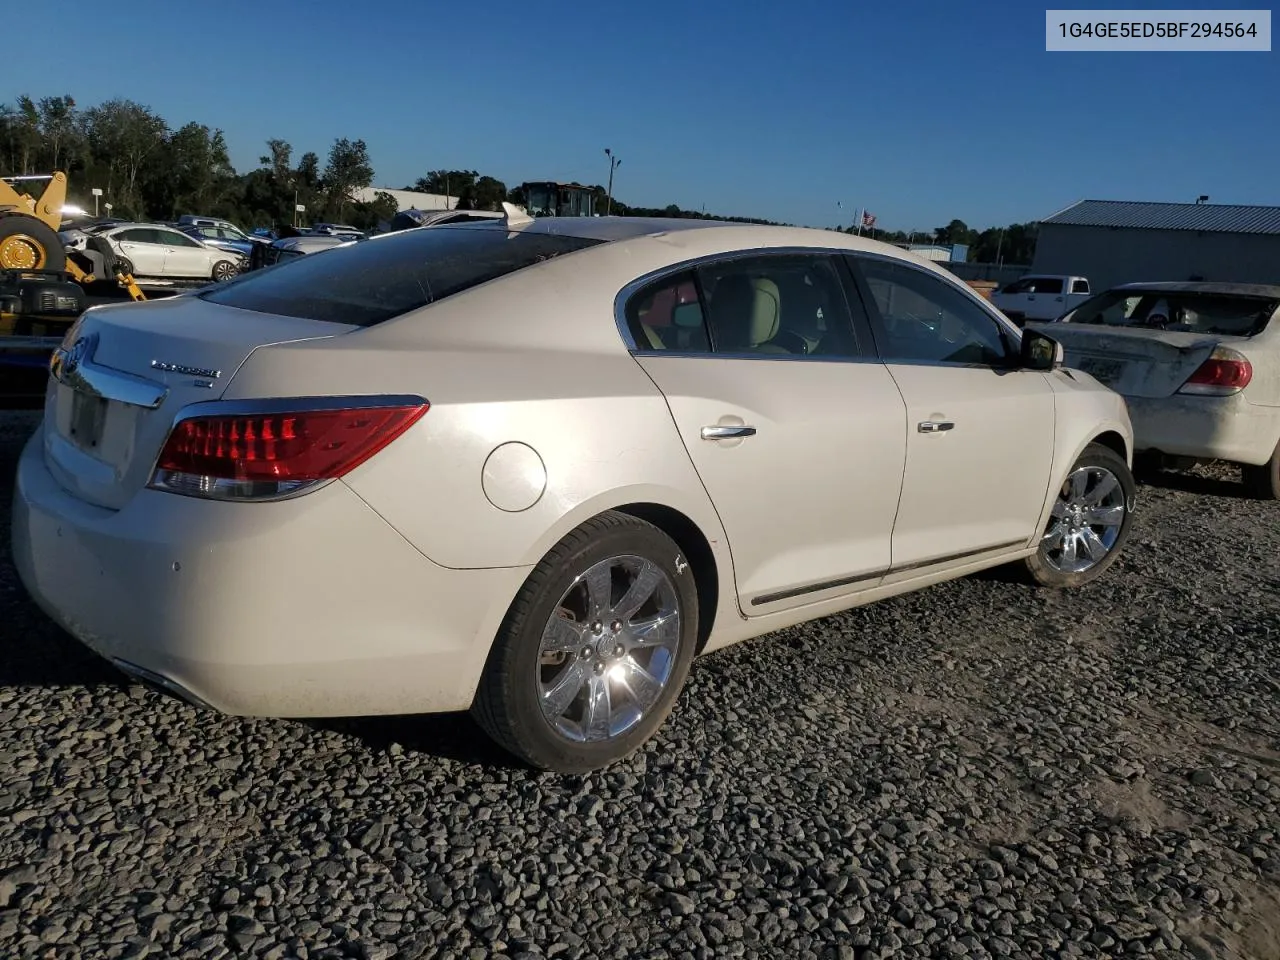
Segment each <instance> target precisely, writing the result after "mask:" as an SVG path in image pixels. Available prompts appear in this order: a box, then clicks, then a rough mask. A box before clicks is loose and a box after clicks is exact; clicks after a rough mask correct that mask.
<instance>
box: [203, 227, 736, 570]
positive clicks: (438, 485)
mask: <svg viewBox="0 0 1280 960" xmlns="http://www.w3.org/2000/svg"><path fill="white" fill-rule="evenodd" d="M587 254H588V255H589V256H588V257H587V258H580V257H579V256H578V255H570V256H566V257H563V258H560V259H558V260H556V261H550V262H548V263H545V264H540V265H538V266H537V267H535V268H533V269H530V270H527V271H524V272H523V273H522V274H517V275H515V276H514V277H512V278H504V279H500V280H498V281H495V282H492V283H489V284H486V285H484V286H481V287H477V288H475V289H473V290H470V291H467V292H465V293H462V294H459V295H457V296H455V297H452V298H449V299H447V300H444V301H441V302H440V303H437V304H435V305H432V306H430V307H428V308H425V309H423V310H421V311H418V312H417V313H416V314H410V315H406V316H404V317H402V318H398V319H396V320H393V321H390V322H387V323H385V324H382V325H379V326H376V327H372V328H369V329H366V330H362V331H360V332H358V333H355V334H352V335H350V336H344V337H337V338H334V339H332V340H327V341H324V342H323V343H312V344H307V343H297V344H282V345H277V346H274V347H270V348H263V349H260V350H258V351H257V352H256V353H254V354H253V356H252V357H250V358H249V360H247V361H246V362H245V364H244V366H243V367H242V368H241V370H240V371H239V372H238V373H237V375H236V377H235V379H234V380H233V382H232V383H231V384H230V385H229V387H228V390H227V393H226V394H225V396H226V398H227V399H238V398H253V397H260V396H309V395H316V394H320V395H331V394H375V393H386V394H391V393H414V394H420V395H422V396H425V397H426V398H427V399H428V401H429V402H430V403H431V409H430V411H429V412H428V413H427V415H426V416H425V417H424V418H423V419H422V420H421V421H419V423H418V424H416V425H415V426H414V427H413V428H412V429H411V430H410V431H409V432H408V433H406V434H405V435H404V436H402V437H400V438H399V439H398V440H397V441H396V442H395V443H393V444H392V445H391V446H389V447H388V448H386V449H385V450H383V451H382V452H381V453H379V454H378V455H377V456H376V457H375V458H373V459H372V460H370V461H369V462H368V463H366V464H364V465H362V466H361V467H359V468H358V469H356V470H355V471H353V472H352V473H351V474H349V475H348V476H347V477H346V478H345V482H346V483H347V484H348V485H349V486H350V487H351V488H352V489H353V490H354V491H355V492H356V493H358V494H359V495H360V496H361V497H362V498H363V499H364V500H365V501H366V502H368V503H369V504H370V505H371V506H372V507H373V508H374V509H375V510H376V511H377V512H378V513H379V514H381V515H382V516H383V517H384V518H385V519H386V520H387V521H388V522H389V523H390V524H391V525H392V526H393V527H395V528H396V530H398V531H399V532H400V534H401V535H402V536H404V537H405V538H406V539H407V540H408V541H409V542H410V543H412V544H413V545H414V546H415V547H417V548H418V549H419V550H421V551H422V553H424V554H425V555H426V556H427V557H429V558H430V559H431V560H432V561H434V562H435V563H438V564H440V565H442V566H445V567H452V568H481V567H507V566H521V565H532V564H535V563H537V562H538V561H539V560H540V559H541V558H542V556H544V555H545V554H546V552H547V551H548V550H549V549H550V548H551V547H552V546H554V544H555V543H556V542H557V541H558V540H559V539H560V538H561V537H563V536H564V535H565V534H566V533H568V532H569V531H570V530H572V529H573V528H574V527H576V526H577V525H578V524H580V523H581V522H583V521H584V520H586V519H588V518H589V517H592V516H594V515H596V514H599V513H601V512H603V511H605V510H608V509H610V508H613V507H617V506H621V505H627V504H633V503H656V504H660V505H663V506H666V507H670V508H672V509H674V510H677V511H679V512H680V513H682V514H684V515H685V516H686V517H688V518H689V519H690V520H692V521H693V522H694V523H695V524H696V525H697V526H698V528H699V529H700V530H701V531H702V532H703V534H704V536H705V537H706V539H707V540H708V542H709V543H710V545H711V548H712V551H713V553H714V555H715V557H716V562H717V566H718V568H719V570H720V582H721V584H722V585H723V584H729V585H731V584H732V576H731V573H730V571H731V569H732V568H731V565H730V559H729V555H728V550H727V547H726V545H725V542H724V539H725V538H724V535H723V532H722V530H721V527H720V523H719V520H718V518H717V515H716V513H715V510H714V508H713V507H712V505H711V502H710V500H709V498H708V497H707V495H706V492H705V491H704V490H703V488H702V485H701V482H700V480H699V478H698V475H697V473H696V471H695V470H694V468H693V465H692V464H691V462H690V460H689V457H688V455H687V453H686V451H685V449H684V447H683V445H682V443H681V441H680V437H679V435H678V433H677V431H676V428H675V425H674V423H673V422H672V419H671V415H670V411H669V410H668V408H667V404H666V401H665V399H664V398H663V396H662V394H661V393H660V392H659V391H658V389H657V388H656V387H655V386H654V384H653V382H652V381H651V380H650V379H649V378H648V376H647V375H646V374H645V373H644V371H643V370H642V369H641V368H640V366H639V365H638V364H637V363H636V362H635V360H634V359H633V358H632V357H631V355H630V354H629V353H628V352H627V350H626V347H625V345H624V344H623V342H622V339H621V337H620V335H619V334H618V331H617V328H616V326H615V323H614V320H613V300H614V296H615V294H616V292H617V290H618V289H619V288H620V287H621V286H622V285H623V284H625V283H626V282H627V281H628V280H631V279H633V278H634V277H635V276H636V275H637V274H639V273H642V272H644V271H645V270H646V269H651V267H647V266H646V263H648V262H651V263H652V266H653V267H656V266H659V265H661V263H663V262H665V258H666V255H664V254H662V253H661V252H660V251H659V252H657V253H651V254H650V256H649V257H647V258H646V257H640V256H635V255H628V254H626V253H625V252H621V253H618V252H614V251H609V250H605V249H603V248H598V249H592V250H589V251H587ZM575 260H577V261H578V263H576V264H575V263H574V262H573V261H575ZM509 280H511V281H514V282H509ZM593 315H594V316H597V317H598V321H597V322H594V323H593V322H584V320H589V318H590V317H591V316H593ZM508 442H519V443H523V444H526V445H528V446H530V447H532V448H533V449H534V450H536V451H537V453H538V455H539V457H540V458H541V461H542V463H543V465H544V466H545V474H546V480H545V489H544V491H543V493H542V495H541V497H540V498H539V499H538V500H537V502H536V503H535V504H534V505H533V506H532V507H530V508H528V509H525V510H522V511H519V512H509V511H506V510H501V509H498V508H497V507H495V506H494V505H493V504H492V503H491V502H490V500H489V499H488V497H487V496H486V494H485V490H484V487H483V485H482V474H483V471H484V469H485V463H486V460H487V459H488V457H489V455H490V454H491V453H492V452H493V451H494V449H495V448H496V447H498V446H499V445H501V444H504V443H508Z"/></svg>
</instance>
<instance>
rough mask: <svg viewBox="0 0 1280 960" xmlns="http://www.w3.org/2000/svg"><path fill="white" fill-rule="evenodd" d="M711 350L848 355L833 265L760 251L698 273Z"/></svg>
mask: <svg viewBox="0 0 1280 960" xmlns="http://www.w3.org/2000/svg"><path fill="white" fill-rule="evenodd" d="M698 280H699V282H700V284H701V286H702V293H703V296H704V297H705V298H706V300H707V311H706V312H707V324H708V326H709V327H710V328H711V342H712V346H713V347H714V349H715V351H716V353H748V354H750V353H760V354H773V355H778V354H783V355H785V354H791V355H793V356H821V357H854V356H857V355H858V345H857V341H856V339H855V337H854V331H853V321H852V319H851V317H850V315H849V305H848V302H847V301H846V299H845V295H844V289H843V287H842V285H841V283H840V277H839V274H838V273H837V272H836V262H835V260H834V258H833V257H831V256H828V255H826V254H767V255H762V256H758V257H747V258H740V259H732V260H726V261H723V262H721V263H713V264H710V265H708V266H704V267H701V268H699V270H698Z"/></svg>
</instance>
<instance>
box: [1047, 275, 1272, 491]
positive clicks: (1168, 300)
mask: <svg viewBox="0 0 1280 960" xmlns="http://www.w3.org/2000/svg"><path fill="white" fill-rule="evenodd" d="M1278 316H1280V285H1276V284H1250V283H1211V282H1205V281H1198V282H1186V283H1177V282H1175V283H1129V284H1124V285H1123V286H1119V287H1116V288H1114V289H1112V290H1108V291H1107V292H1106V293H1103V294H1101V295H1099V296H1097V297H1094V298H1093V299H1092V300H1089V301H1088V302H1086V303H1083V304H1081V305H1080V306H1079V307H1077V308H1076V309H1075V310H1073V311H1071V312H1070V313H1068V314H1066V315H1065V316H1063V317H1062V318H1061V320H1060V321H1059V322H1058V323H1054V324H1051V325H1048V326H1039V327H1038V329H1039V330H1041V331H1042V332H1046V333H1049V334H1051V335H1052V336H1054V337H1055V338H1056V339H1058V340H1060V341H1061V342H1062V344H1063V346H1064V348H1065V350H1066V359H1067V362H1068V363H1069V364H1070V365H1071V366H1078V367H1080V368H1081V369H1083V370H1087V371H1088V372H1089V373H1091V374H1093V375H1094V376H1096V377H1097V378H1098V379H1099V380H1101V381H1103V382H1104V383H1107V384H1108V385H1110V386H1111V387H1112V388H1113V389H1115V390H1117V391H1119V392H1120V393H1121V394H1122V395H1124V397H1125V398H1126V399H1127V401H1128V406H1129V413H1130V416H1131V417H1132V419H1133V428H1134V447H1135V450H1136V451H1137V452H1138V453H1139V454H1141V455H1142V459H1144V460H1147V461H1149V462H1152V463H1154V464H1156V465H1159V464H1161V463H1171V464H1173V465H1178V464H1180V463H1181V464H1186V463H1194V462H1198V461H1208V460H1225V461H1228V462H1231V463H1238V464H1240V465H1241V466H1242V468H1243V470H1242V475H1243V479H1244V482H1245V485H1246V486H1247V488H1248V489H1249V490H1250V491H1251V492H1252V493H1253V494H1254V495H1255V496H1257V497H1260V498H1263V499H1267V500H1276V499H1280V321H1278V320H1277V317H1278Z"/></svg>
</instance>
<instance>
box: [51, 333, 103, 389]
mask: <svg viewBox="0 0 1280 960" xmlns="http://www.w3.org/2000/svg"><path fill="white" fill-rule="evenodd" d="M97 346H98V335H97V334H96V333H91V334H89V335H88V336H87V337H81V338H80V339H79V340H77V341H76V342H75V343H73V344H72V345H71V349H70V350H59V351H57V353H56V354H55V355H54V365H55V369H54V375H55V376H56V377H58V379H62V378H63V377H69V376H71V375H72V374H74V373H75V372H76V371H77V370H78V369H80V364H82V363H84V362H85V361H86V360H88V359H89V358H90V357H92V356H93V351H94V350H95V349H96V348H97Z"/></svg>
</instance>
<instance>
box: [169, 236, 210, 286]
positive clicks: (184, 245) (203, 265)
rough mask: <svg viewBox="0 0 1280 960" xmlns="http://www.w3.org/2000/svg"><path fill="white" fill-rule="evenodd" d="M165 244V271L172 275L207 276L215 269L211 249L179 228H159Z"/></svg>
mask: <svg viewBox="0 0 1280 960" xmlns="http://www.w3.org/2000/svg"><path fill="white" fill-rule="evenodd" d="M157 232H158V233H159V234H160V239H161V240H162V241H163V242H164V245H165V260H164V272H165V275H166V276H170V277H207V276H210V275H211V273H212V270H213V264H212V262H211V259H210V258H211V254H212V252H213V251H211V250H210V249H209V248H208V247H206V246H204V244H202V243H200V242H199V241H197V240H193V239H192V238H191V237H188V236H187V235H186V234H185V233H179V232H178V231H177V230H159V231H157Z"/></svg>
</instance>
